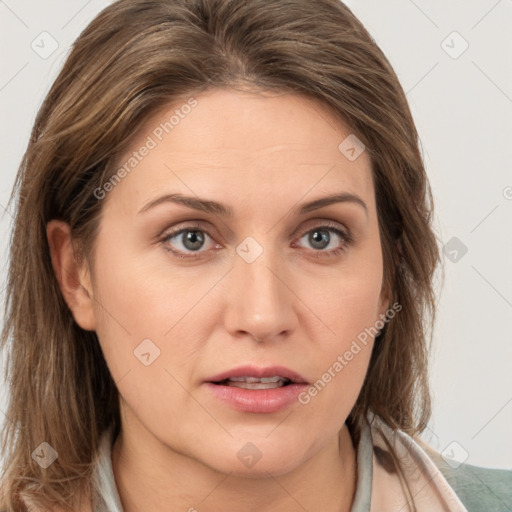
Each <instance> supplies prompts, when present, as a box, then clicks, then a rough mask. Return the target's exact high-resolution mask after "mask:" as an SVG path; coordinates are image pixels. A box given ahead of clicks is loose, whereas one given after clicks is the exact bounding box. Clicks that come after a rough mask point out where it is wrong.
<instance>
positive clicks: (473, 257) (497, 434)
mask: <svg viewBox="0 0 512 512" xmlns="http://www.w3.org/2000/svg"><path fill="white" fill-rule="evenodd" d="M109 3H110V2H107V1H102V0H89V1H84V0H66V1H64V0H51V1H41V2H36V1H26V0H18V1H15V0H6V1H0V22H1V30H0V43H1V44H0V55H1V62H2V67H1V75H0V109H1V112H0V115H1V119H2V123H1V128H0V129H1V132H0V144H1V146H0V149H1V153H0V154H1V164H2V170H1V174H0V206H1V208H0V210H1V212H2V217H1V222H0V234H1V235H0V264H1V265H2V269H3V274H2V282H3V279H4V278H5V272H6V268H7V250H8V246H9V238H8V237H9V230H10V227H11V221H12V218H11V213H10V212H9V211H7V210H5V207H6V205H7V202H8V197H9V194H10V190H11V187H12V184H13V181H14V176H15V173H16V170H17V167H18V165H19V163H20V160H21V157H22V154H23V152H24V149H25V147H26V144H27V142H28V138H29V133H30V130H31V127H32V124H33V122H34V118H35V115H36V112H37V109H38V107H39V105H40V104H41V101H42V99H43V98H44V96H45V94H46V92H47V91H48V89H49V87H50V84H51V82H52V80H53V79H54V78H55V77H56V75H57V72H58V71H59V69H60V66H61V65H62V62H63V59H64V58H65V56H66V54H67V52H68V49H69V47H70V45H71V43H72V42H73V41H74V39H75V38H76V37H77V36H78V35H79V33H80V32H81V30H83V28H84V27H85V26H86V25H87V24H88V22H89V21H90V20H91V19H92V18H93V17H94V16H95V15H96V14H97V13H98V12H99V11H100V10H101V9H102V8H103V7H105V6H106V5H108V4H109ZM346 3H347V5H349V7H350V8H351V9H352V10H353V11H354V13H355V14H356V16H358V17H359V19H360V20H361V21H362V22H363V24H364V25H365V26H366V27H367V29H368V30H369V32H370V33H371V35H372V37H373V38H374V39H375V40H376V42H377V43H378V44H379V46H380V47H381V48H382V50H383V51H384V53H385V54H386V56H387V57H388V59H389V60H390V61H391V64H392V65H393V66H394V68H395V71H396V73H397V75H398V77H399V79H400V81H401V83H402V85H403V87H404V90H405V91H406V92H407V97H408V100H409V103H410V105H411V109H412V112H413V115H414V118H415V121H416V124H417V128H418V131H419V134H420V138H421V142H422V148H423V153H424V158H425V163H426V167H427V172H428V174H429V178H430V182H431V186H432V189H433V193H434V200H435V213H436V215H435V229H436V231H437V233H438V236H439V238H440V240H442V243H440V245H441V249H442V250H443V264H444V266H445V269H446V280H445V285H444V288H443V290H442V292H441V291H440V302H439V311H438V320H437V325H436V328H435V331H434V342H435V346H434V350H433V352H432V372H431V381H432V391H433V398H434V410H433V416H432V421H431V423H430V426H429V428H428V429H427V431H426V432H425V434H424V437H425V439H426V440H428V441H429V442H430V443H431V444H432V445H433V446H434V447H435V448H437V449H438V450H439V451H441V452H442V453H443V455H444V456H445V457H446V459H447V460H448V461H449V462H450V463H451V464H452V465H453V466H454V467H456V466H457V464H458V463H459V461H465V462H468V463H471V464H476V465H482V466H489V467H502V468H509V469H510V468H512V438H511V436H510V432H511V427H512V0H498V1H496V0H475V1H471V2H468V1H467V0H466V1H462V0H458V1H451V2H445V1H442V0H429V1H427V0H415V1H413V0H385V1H383V0H381V1H378V0H349V1H347V2H346ZM2 294H3V288H2ZM1 298H2V299H3V295H2V297H1ZM1 391H2V392H3V393H4V395H5V392H6V390H5V389H2V390H1ZM0 409H4V410H5V401H4V399H3V400H0Z"/></svg>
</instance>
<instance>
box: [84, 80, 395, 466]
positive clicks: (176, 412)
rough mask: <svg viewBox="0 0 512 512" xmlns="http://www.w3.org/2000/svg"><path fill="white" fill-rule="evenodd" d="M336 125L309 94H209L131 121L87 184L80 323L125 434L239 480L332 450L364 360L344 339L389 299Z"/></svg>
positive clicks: (364, 185)
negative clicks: (120, 149) (91, 247)
mask: <svg viewBox="0 0 512 512" xmlns="http://www.w3.org/2000/svg"><path fill="white" fill-rule="evenodd" d="M187 100H189V101H188V102H187ZM186 105H188V107H187V106H186ZM176 111H177V112H176ZM171 116H174V117H171ZM166 123H167V124H166ZM350 133H351V132H350V130H349V129H348V128H344V127H340V123H339V121H337V120H336V119H334V118H333V117H331V116H330V115H329V113H328V112H327V111H326V110H325V109H323V108H322V106H321V105H319V104H317V103H315V102H313V101H311V100H309V99H305V98H303V97H299V96H295V95H285V94H283V95H273V96H268V95H266V96H264V95H257V94H253V93H249V92H247V93H245V92H243V93H242V92H233V91H227V90H218V89H217V90H211V91H208V92H207V93H203V94H200V95H198V96H196V97H195V99H189V98H186V99H185V100H184V101H183V102H182V103H180V104H175V105H172V106H170V107H169V108H168V109H167V110H165V111H164V112H160V113H159V114H158V115H155V116H154V117H153V118H152V119H150V120H149V121H148V122H147V124H145V126H144V130H143V133H141V134H140V135H139V136H138V139H137V140H136V141H135V143H134V144H133V145H132V147H131V149H130V151H128V152H127V153H126V154H125V155H123V157H122V158H121V159H120V161H119V166H118V168H121V167H122V166H123V165H125V164H126V166H125V172H122V171H121V172H120V173H119V174H118V178H119V179H114V180H113V181H112V183H115V186H114V185H112V186H107V189H109V191H108V192H106V193H104V192H105V189H103V191H97V195H98V197H103V195H106V197H105V198H104V199H99V200H102V201H105V203H104V205H103V216H102V219H101V223H100V229H99V233H98V238H97V245H96V248H95V252H94V262H93V268H94V272H93V280H92V282H91V292H92V294H93V296H94V301H93V303H94V317H95V330H96V332H97V334H98V337H99V340H100V343H101V346H102V349H103V351H104V354H105V357H106V360H107V363H108V366H109V368H110V371H111V373H112V376H113V379H114V381H115V382H116V383H117V386H118V389H119V392H120V395H121V407H122V414H123V422H124V423H123V428H124V429H126V428H137V429H139V431H142V430H143V431H144V432H146V433H149V434H150V435H151V436H152V438H154V439H156V440H157V441H158V442H159V443H161V444H162V445H164V446H165V447H167V448H169V449H171V450H172V451H174V452H177V453H180V454H182V455H185V456H188V457H191V458H193V459H195V460H198V461H200V462H202V463H204V464H206V465H207V466H209V467H211V468H214V469H216V470H219V471H222V472H235V473H240V474H249V473H251V474H258V473H263V472H266V471H269V472H272V473H274V474H279V473H283V472H285V471H288V470H291V469H292V468H294V467H297V466H298V465H300V464H301V463H302V462H304V461H306V460H308V459H309V458H311V457H312V456H313V455H314V454H315V453H317V452H319V450H321V449H322V448H323V447H326V446H327V445H328V443H331V442H333V439H335V438H336V436H337V435H338V432H339V430H340V429H341V427H342V425H343V423H344V422H345V419H346V418H347V416H348V414H349V412H350V410H351V409H352V407H353V405H354V403H355V401H356V398H357V396H358V394H359V391H360V389H361V386H362V383H363V380H364V377H365V373H366V370H367V367H368V362H369V358H370V354H371V349H372V342H373V338H371V337H366V340H367V341H366V344H364V343H361V341H358V335H360V334H361V333H362V332H364V331H365V329H368V328H370V327H372V326H374V325H375V323H376V322H377V321H378V320H379V319H380V318H381V316H380V315H382V314H383V313H385V311H386V308H387V306H388V304H387V303H386V301H385V300H384V298H383V297H382V296H381V286H382V279H383V260H382V253H381V245H380V238H379V230H378V222H377V212H376V205H375V194H374V188H373V183H372V178H371V167H370V159H369V157H368V155H367V153H366V152H364V151H363V152H362V153H361V154H360V155H359V156H357V155H358V153H359V151H360V150H361V148H360V147H358V146H354V143H353V136H352V137H351V138H349V139H348V140H347V141H345V142H344V143H343V144H342V146H341V149H340V148H339V146H340V144H341V143H342V142H343V141H344V140H345V139H346V138H347V137H348V136H349V135H350ZM143 148H146V149H143ZM351 148H354V151H352V150H351ZM130 159H132V160H130ZM128 169H129V172H128V171H127V170H128ZM333 195H340V197H341V198H343V197H345V200H339V201H336V202H331V201H326V202H325V204H324V205H323V206H322V204H321V202H320V203H316V201H318V200H321V199H323V198H327V197H330V196H333ZM173 197H174V198H175V200H172V198H173ZM180 197H181V198H184V197H186V198H188V199H187V200H186V201H185V200H184V199H179V200H178V199H176V198H180ZM184 202H187V203H188V206H186V205H185V204H183V203H184ZM308 205H309V206H308ZM199 206H200V207H199ZM228 212H230V214H229V213H228ZM360 339H361V336H360V337H359V340H360ZM257 340H261V341H257ZM354 342H355V345H354ZM356 347H359V349H358V348H356ZM272 367H274V368H272ZM277 367H279V368H277ZM229 376H232V377H238V381H236V380H230V381H229V382H227V381H224V380H223V379H224V378H227V377H229ZM243 376H248V377H251V376H252V377H255V378H256V377H261V376H267V377H272V376H276V377H287V378H290V377H293V380H292V382H291V383H288V381H287V380H279V381H278V382H265V381H256V382H248V379H243V378H242V377H243ZM221 380H223V382H221V383H219V381H221ZM249 380H251V379H249ZM270 380H271V381H275V380H276V379H270ZM214 381H215V383H214ZM300 381H302V383H301V382H300ZM317 381H320V382H321V383H320V384H319V383H318V382H317ZM315 382H317V387H316V388H314V387H311V386H312V385H314V384H315ZM283 384H287V385H283ZM308 384H309V386H308ZM262 388H265V389H262ZM315 389H316V393H315ZM141 429H142V430H141Z"/></svg>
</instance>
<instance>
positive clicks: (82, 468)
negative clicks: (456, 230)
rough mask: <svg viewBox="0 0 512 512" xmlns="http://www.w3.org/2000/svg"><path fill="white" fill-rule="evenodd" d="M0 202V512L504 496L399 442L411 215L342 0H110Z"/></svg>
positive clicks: (381, 506) (414, 195)
mask: <svg viewBox="0 0 512 512" xmlns="http://www.w3.org/2000/svg"><path fill="white" fill-rule="evenodd" d="M15 194H16V198H17V203H16V212H17V213H16V222H15V228H14V233H13V239H12V253H11V266H10V272H9V288H8V290H9V291H8V297H7V300H8V311H7V316H6V321H5V328H4V335H3V344H4V345H5V344H6V343H7V340H8V339H12V343H11V345H10V346H9V360H8V372H9V386H10V390H11V398H10V400H11V401H10V404H9V409H8V411H7V413H8V417H9V421H8V422H7V423H6V425H5V428H4V433H3V434H4V435H3V453H4V459H5V460H6V461H7V463H6V465H5V471H4V475H3V478H2V510H8V511H22V510H23V511H24V510H59V511H60V510H68V511H71V510H73V511H76V510H80V511H112V512H122V511H123V512H133V511H140V510H150V511H152V512H159V511H164V510H165V511H169V510H172V511H178V510H188V511H194V510H198V511H217V510H223V511H231V510H240V509H244V510H254V511H256V510H275V511H299V510H309V511H316V510H318V511H320V510H321V511H327V512H331V511H332V512H334V511H340V510H343V511H349V510H350V511H369V510H428V511H434V510H454V511H455V510H460V511H463V510H484V509H485V510H503V509H504V506H508V504H509V503H510V487H511V484H510V482H511V476H510V473H509V472H505V471H486V470H481V469H478V468H473V467H471V466H462V467H460V468H458V469H457V470H452V471H449V470H450V467H449V466H448V465H447V464H446V463H444V461H443V460H442V459H440V458H439V457H438V456H437V454H435V453H433V452H431V451H430V450H429V449H428V447H426V446H424V445H422V444H421V443H420V442H419V441H418V440H417V436H418V434H419V433H420V432H421V431H422V430H423V429H424V428H425V426H426V424H427V421H428V419H429V414H430V399H429V392H428V386H427V349H428V340H427V336H426V332H427V324H428V322H429V321H430V322H432V321H433V320H434V312H435V297H434V293H433V289H432V279H433V275H434V272H435V269H436V266H437V264H438V262H439V254H438V248H437V243H436V238H435V234H434V233H433V231H432V229H431V224H430V223H431V217H432V200H431V194H430V189H429V186H428V181H427V178H426V175H425V171H424V167H423V163H422V160H421V155H420V152H419V148H418V136H417V133H416V130H415V127H414V123H413V120H412V117H411V114H410V111H409V108H408V105H407V102H406V99H405V95H404V93H403V90H402V88H401V87H400V85H399V83H398V80H397V78H396V76H395V74H394V72H393V70H392V69H391V67H390V65H389V63H388V61H387V60H386V58H385V57H384V56H383V54H382V52H381V51H380V50H379V48H378V47H377V46H376V44H375V43H374V41H373V40H372V38H371V37H370V36H369V34H368V33H367V32H366V30H365V29H364V28H363V27H362V26H361V24H360V22H359V21H358V20H357V19H356V18H355V17H354V16H353V14H352V13H351V12H350V10H349V9H348V8H347V7H345V6H344V5H343V4H342V3H340V2H338V1H337V0H315V1H311V0H265V1H263V0H250V1H243V2H241V1H231V0H228V1H225V0H224V1H221V0H195V1H193V0H176V1H174V0H173V1H171V0H168V1H164V0H160V1H143V0H123V1H118V2H115V3H114V4H112V5H111V6H109V7H108V8H106V9H105V10H104V11H103V12H102V13H101V14H100V15H99V16H98V17H97V18H96V19H95V20H94V21H93V22H92V23H91V24H90V25H89V26H88V27H87V28H86V29H85V31H84V32H83V33H82V34H81V36H80V37H79V39H78V40H77V41H76V43H75V45H74V47H73V49H72V51H71V53H70V55H69V57H68V59H67V61H66V63H65V65H64V68H63V70H62V71H61V73H60V75H59V77H58V78H57V80H56V82H55V83H54V85H53V87H52V89H51V91H50V92H49V94H48V96H47V98H46V100H45V102H44V104H43V106H42V108H41V110H40V112H39V115H38V117H37V119H36V122H35V126H34V129H33V133H32V137H31V140H30V144H29V147H28V149H27V152H26V154H25V157H24V160H23V162H22V165H21V168H20V171H19V174H18V178H17V181H16V188H15ZM427 451H429V453H430V455H427V453H426V452H427ZM504 504H505V505H504Z"/></svg>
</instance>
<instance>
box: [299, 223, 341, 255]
mask: <svg viewBox="0 0 512 512" xmlns="http://www.w3.org/2000/svg"><path fill="white" fill-rule="evenodd" d="M331 233H334V234H335V237H332V235H331ZM336 238H338V239H339V240H338V242H336ZM302 239H306V241H307V243H308V244H310V247H312V248H313V249H316V250H317V251H325V252H331V251H334V250H336V249H338V248H340V245H341V246H343V245H345V244H346V243H347V242H348V235H346V234H345V233H344V232H343V231H341V230H340V229H338V228H334V227H331V226H318V227H316V228H313V229H310V230H309V231H307V232H306V233H304V235H302V237H301V238H300V240H302Z"/></svg>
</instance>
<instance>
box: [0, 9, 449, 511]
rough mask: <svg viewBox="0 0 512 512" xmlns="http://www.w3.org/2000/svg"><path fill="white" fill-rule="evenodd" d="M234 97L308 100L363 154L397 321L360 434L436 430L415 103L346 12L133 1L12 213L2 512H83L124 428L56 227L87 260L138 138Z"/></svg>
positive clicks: (62, 104)
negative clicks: (212, 100) (104, 458)
mask: <svg viewBox="0 0 512 512" xmlns="http://www.w3.org/2000/svg"><path fill="white" fill-rule="evenodd" d="M239 85H242V86H246V87H255V88H257V89H260V90H269V91H277V92H290V93H295V94H302V95H304V96H307V97H309V98H313V99H315V100H316V101H318V102H320V103H322V104H323V105H324V106H326V107H327V108H329V109H330V110H331V111H332V112H333V113H334V114H335V115H337V116H338V118H339V119H340V121H342V122H344V123H347V124H348V126H349V127H350V129H351V131H352V132H353V133H354V134H356V135H357V137H358V138H359V139H360V140H361V141H362V142H363V143H364V144H365V145H366V148H367V151H368V152H369V155H370V158H371V162H372V171H373V180H374V184H375V191H376V202H377V208H378V218H379V229H380V234H381V240H382V251H383V260H384V286H385V289H386V290H389V297H390V303H393V302H398V303H399V304H400V305H401V306H402V309H401V311H400V312H399V313H398V314H397V315H396V317H395V318H394V319H393V320H391V321H389V322H387V323H386V325H385V327H384V328H383V330H382V332H381V334H380V335H379V336H378V337H377V338H376V341H375V346H374V350H373V354H372V358H371V362H370V366H369V371H368V374H367V377H366V380H365V382H364V385H363V388H362V391H361V393H360V396H359V398H358V400H357V403H356V406H355V407H354V409H353V411H352V412H351V415H350V417H349V422H351V423H352V424H354V423H355V422H356V421H357V420H358V419H359V418H361V417H362V415H364V414H366V412H367V411H368V410H369V409H371V410H373V411H374V412H376V413H377V414H378V415H380V416H381V417H382V418H383V420H384V421H385V422H386V423H387V424H388V425H390V426H391V427H392V428H394V429H397V428H401V429H403V430H405V431H407V432H408V433H411V434H415V433H418V432H420V431H421V430H422V429H424V427H425V426H426V422H427V421H428V418H429V416H430V398H429V391H428V380H427V353H428V345H429V340H428V339H427V338H429V336H427V330H426V329H425V326H427V323H426V322H427V320H430V323H429V324H428V326H429V327H431V326H432V323H433V321H434V316H435V295H434V291H433V276H434V271H435V268H436V266H437V263H438V261H439V252H438V251H439V250H438V246H437V242H436V237H435V235H434V233H433V231H432V229H431V220H432V217H431V216H432V196H431V191H430V188H429V184H428V181H427V177H426V174H425V170H424V166H423V162H422V157H421V154H420V149H419V141H418V135H417V132H416V129H415V126H414V122H413V119H412V116H411V113H410V110H409V107H408V104H407V100H406V97H405V94H404V92H403V90H402V88H401V86H400V84H399V82H398V79H397V77H396V75H395V73H394V71H393V70H392V68H391V65H390V64H389V62H388V60H387V59H386V58H385V56H384V55H383V53H382V52H381V50H380V49H379V48H378V46H377V45H376V43H375V41H374V40H373V39H372V37H371V36H370V35H369V34H368V32H367V31H366V30H365V28H364V27H363V26H362V25H361V23H360V22H359V21H358V20H357V19H356V18H355V16H354V15H353V14H352V12H351V11H350V10H349V9H348V8H347V7H346V6H345V5H343V4H342V3H341V2H339V0H244V1H236V0H122V1H117V2H115V3H113V4H112V5H110V6H109V7H107V8H106V9H105V10H104V11H102V12H101V13H100V14H99V15H98V16H97V17H96V18H95V19H94V20H93V21H92V22H91V23H90V25H89V26H88V27H87V28H86V29H85V30H84V32H83V33H82V34H81V35H80V37H79V38H78V39H77V41H76V42H75V43H74V45H73V48H72V51H71V53H70V55H69V57H68V58H67V61H66V63H65V65H64V67H63V69H62V71H61V72H60V74H59V76H58V78H57V79H56V81H55V83H54V84H53V86H52V88H51V90H50V92H49V94H48V96H47V97H46V99H45V101H44V103H43V105H42V107H41V109H40V111H39V113H38V116H37V118H36V121H35V125H34V128H33V131H32V134H31V138H30V142H29V145H28V148H27V151H26V153H25V155H24V158H23V161H22V163H21V166H20V169H19V172H18V175H17V178H16V183H15V187H14V190H13V196H12V197H11V201H13V199H14V198H16V204H15V211H16V213H15V225H14V231H13V234H12V240H11V242H12V245H11V252H10V269H9V274H8V282H7V302H6V316H5V324H4V329H3V335H2V341H1V344H2V347H5V348H7V350H8V359H7V366H6V379H7V385H8V386H9V388H10V402H9V406H8V409H7V418H8V419H7V420H6V423H5V426H4V430H3V433H2V434H3V435H2V450H3V456H4V460H5V464H6V466H5V470H4V474H3V478H2V500H3V507H4V508H5V509H6V510H9V511H11V510H15V511H17V512H19V511H22V510H27V509H28V508H27V507H28V506H29V505H31V506H34V507H50V508H51V507H52V506H55V505H58V506H60V507H63V508H64V509H65V510H73V509H75V508H76V507H77V506H78V499H77V496H79V495H81V493H82V492H86V493H89V492H90V478H91V475H92V469H93V467H94V463H95V457H96V455H97V451H98V443H99V439H100V436H101V434H102V433H103V432H104V431H105V430H106V429H108V428H109V427H113V428H114V429H116V431H118V429H119V428H120V417H119V406H118V391H117V388H116V386H115V383H114V382H113V380H112V378H111V376H110V373H109V371H108V367H107V365H106V363H105V360H104V358H103V354H102V351H101V349H100V345H99V343H98V339H97V336H96V333H94V332H89V331H85V330H83V329H81V328H80V327H79V326H78V325H77V324H76V322H75V321H74V319H73V317H72V314H71V312H70V310H69V308H68V307H67V305H66V302H65V301H64V299H63V296H62V294H61V291H60V288H59V285H58V282H57V280H56V277H55V275H54V272H53V269H52V264H51V259H50V253H49V246H48V241H47V238H46V225H47V223H48V222H49V221H50V220H51V219H61V220H63V221H65V222H67V223H68V224H69V225H70V226H71V232H72V235H73V237H74V239H75V240H77V241H79V242H81V245H80V247H81V248H82V249H81V250H82V253H83V255H84V256H88V255H90V254H91V253H92V250H93V248H94V238H95V232H96V231H95V230H96V228H97V226H98V223H99V220H100V214H101V207H102V204H103V202H102V201H99V200H98V199H97V198H96V196H95V195H94V193H93V191H94V190H96V189H98V188H101V187H102V186H103V185H104V184H105V183H106V181H107V180H108V179H109V177H110V176H112V174H113V170H114V169H115V164H116V159H117V158H118V157H119V156H120V155H121V154H122V153H123V152H124V151H125V150H126V149H127V147H129V145H130V142H131V141H132V140H133V137H134V135H135V134H136V133H137V130H138V129H140V127H141V125H142V124H143V122H144V121H145V120H147V119H148V118H149V116H151V115H152V114H154V113H155V112H156V111H157V110H158V109H161V108H162V107H164V106H165V105H168V104H169V103H172V102H174V101H176V100H177V99H178V98H181V97H186V96H190V95H192V94H197V93H199V92H201V91H204V90H206V89H210V88H228V87H236V86H239ZM340 142H341V141H340ZM430 338H431V335H430ZM8 342H9V344H8ZM7 344H8V345H7ZM43 441H46V442H47V443H49V444H50V445H51V446H52V447H54V448H55V449H56V450H57V452H58V458H57V460H56V461H55V462H54V463H53V464H51V465H50V466H49V467H48V468H46V469H43V468H42V467H40V466H39V465H38V464H37V463H36V462H35V461H34V460H33V459H32V457H31V453H32V452H33V451H34V449H35V448H36V447H38V446H39V445H40V444H41V443H42V442H43ZM66 507H67V508H66Z"/></svg>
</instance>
